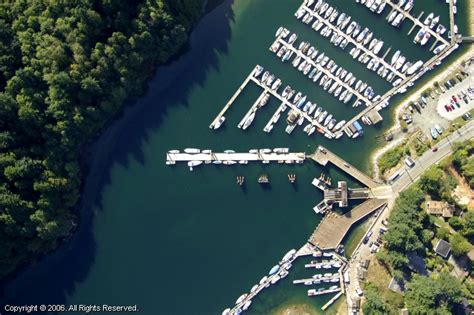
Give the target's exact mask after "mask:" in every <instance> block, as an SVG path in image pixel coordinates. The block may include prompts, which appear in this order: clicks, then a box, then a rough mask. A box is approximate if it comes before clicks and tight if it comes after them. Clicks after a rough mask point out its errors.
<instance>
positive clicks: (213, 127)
mask: <svg viewBox="0 0 474 315" xmlns="http://www.w3.org/2000/svg"><path fill="white" fill-rule="evenodd" d="M224 121H225V117H224V116H221V117H220V118H219V120H218V121H217V122H216V123H215V125H214V126H212V129H219V128H220V127H221V126H222V124H223V123H224Z"/></svg>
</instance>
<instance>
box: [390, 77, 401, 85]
mask: <svg viewBox="0 0 474 315" xmlns="http://www.w3.org/2000/svg"><path fill="white" fill-rule="evenodd" d="M400 83H402V78H398V79H396V80H395V82H393V84H392V85H393V86H395V87H396V86H399V85H400Z"/></svg>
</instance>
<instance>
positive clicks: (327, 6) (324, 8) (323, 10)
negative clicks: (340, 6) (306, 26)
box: [318, 2, 329, 15]
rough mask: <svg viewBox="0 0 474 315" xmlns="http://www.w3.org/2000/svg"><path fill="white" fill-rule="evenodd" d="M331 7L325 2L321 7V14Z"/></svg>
mask: <svg viewBox="0 0 474 315" xmlns="http://www.w3.org/2000/svg"><path fill="white" fill-rule="evenodd" d="M328 8H329V4H328V3H326V2H325V3H324V4H323V5H322V6H321V8H320V9H319V12H318V13H319V15H321V14H323V13H324V12H326V10H327V9H328Z"/></svg>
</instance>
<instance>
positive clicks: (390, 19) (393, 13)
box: [388, 10, 397, 23]
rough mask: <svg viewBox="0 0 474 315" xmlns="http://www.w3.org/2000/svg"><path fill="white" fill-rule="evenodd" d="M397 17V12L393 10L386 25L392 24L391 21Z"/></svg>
mask: <svg viewBox="0 0 474 315" xmlns="http://www.w3.org/2000/svg"><path fill="white" fill-rule="evenodd" d="M396 16H397V10H393V12H392V13H391V14H390V15H389V16H388V23H392V21H393V19H394V18H395V17H396Z"/></svg>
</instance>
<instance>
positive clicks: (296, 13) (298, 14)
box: [295, 8, 306, 20]
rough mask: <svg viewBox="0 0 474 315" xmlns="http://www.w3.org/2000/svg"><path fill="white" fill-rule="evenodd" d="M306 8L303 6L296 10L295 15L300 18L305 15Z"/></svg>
mask: <svg viewBox="0 0 474 315" xmlns="http://www.w3.org/2000/svg"><path fill="white" fill-rule="evenodd" d="M305 12H306V10H305V8H301V9H300V10H298V11H296V12H295V16H296V18H297V19H298V20H299V19H301V18H302V17H303V15H304V14H305Z"/></svg>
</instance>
